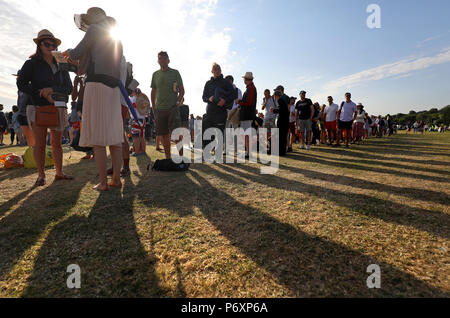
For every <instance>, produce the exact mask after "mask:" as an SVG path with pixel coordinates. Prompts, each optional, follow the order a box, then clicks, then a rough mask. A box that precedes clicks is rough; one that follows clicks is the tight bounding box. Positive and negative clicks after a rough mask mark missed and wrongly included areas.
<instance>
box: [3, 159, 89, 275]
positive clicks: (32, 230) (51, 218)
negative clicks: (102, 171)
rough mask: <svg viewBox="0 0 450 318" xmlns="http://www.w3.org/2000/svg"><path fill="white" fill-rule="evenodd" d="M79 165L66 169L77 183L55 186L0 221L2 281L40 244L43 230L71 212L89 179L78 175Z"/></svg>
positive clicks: (45, 189)
mask: <svg viewBox="0 0 450 318" xmlns="http://www.w3.org/2000/svg"><path fill="white" fill-rule="evenodd" d="M79 166H80V164H79V163H77V164H74V165H70V166H66V167H65V168H64V169H65V171H66V172H67V173H69V174H72V175H75V176H76V180H74V181H61V182H57V183H52V184H50V185H49V186H48V187H46V188H44V189H43V190H40V191H37V192H35V193H33V194H32V195H31V196H29V197H28V198H27V199H26V200H25V201H24V202H23V203H22V204H21V205H20V206H19V207H18V208H16V209H15V210H14V211H11V213H10V214H9V215H7V216H6V217H5V218H4V219H2V220H1V221H0V247H1V249H2V250H1V254H2V257H0V279H1V278H3V277H4V276H5V275H6V274H7V273H8V272H9V271H10V270H11V268H12V267H13V266H14V265H15V264H16V263H17V261H18V260H19V259H20V258H21V257H22V255H23V253H24V252H25V251H26V250H27V249H29V248H30V247H31V246H33V245H34V244H36V243H37V240H38V239H39V237H40V236H41V235H42V234H43V232H44V230H45V229H46V228H47V227H48V226H49V225H50V224H51V223H53V222H57V221H58V220H60V219H61V218H62V217H64V216H65V215H66V214H67V212H68V211H69V210H70V209H72V208H73V207H74V206H75V205H76V203H77V201H78V199H79V195H80V191H81V189H83V187H84V186H85V185H86V183H87V182H88V177H87V176H84V175H79V174H78V173H77V172H78V171H77V168H78V167H79ZM22 197H24V192H23V193H20V194H18V195H17V196H16V197H14V198H12V199H10V200H9V201H8V202H9V203H7V205H6V207H7V206H8V205H11V204H12V203H14V202H18V201H20V199H21V198H22Z"/></svg>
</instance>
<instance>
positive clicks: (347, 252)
mask: <svg viewBox="0 0 450 318" xmlns="http://www.w3.org/2000/svg"><path fill="white" fill-rule="evenodd" d="M211 170H212V169H211V168H207V167H206V166H205V165H203V166H201V167H200V166H197V167H196V170H195V171H194V170H191V172H190V174H191V175H192V177H193V178H194V179H195V180H196V181H197V182H198V183H199V185H196V184H193V185H192V187H193V188H197V189H199V191H197V190H194V191H192V192H190V197H191V200H194V201H197V200H199V197H198V193H199V192H200V191H201V194H202V198H214V200H217V201H219V202H221V203H222V204H221V207H222V209H221V210H220V211H217V209H214V207H215V205H213V206H211V205H208V203H207V202H205V201H203V202H204V203H203V204H201V205H199V208H200V210H201V212H202V213H203V215H204V216H205V217H206V218H207V219H208V221H209V222H210V223H211V224H212V225H213V226H214V227H215V228H217V229H218V230H219V231H220V232H221V233H222V235H224V236H225V237H227V239H228V240H229V241H230V242H231V243H232V244H233V245H234V246H235V247H237V248H238V249H239V250H241V251H242V252H243V253H244V254H245V255H247V256H248V257H249V258H250V259H251V260H252V261H254V262H255V263H257V264H258V265H259V266H260V267H262V268H264V269H265V270H266V271H268V272H269V273H270V274H272V275H273V276H274V277H275V278H276V279H277V280H278V282H279V283H280V284H282V285H283V286H286V287H287V288H288V289H289V290H290V291H291V292H292V294H293V295H295V296H296V297H398V296H407V297H414V296H415V297H424V296H434V297H437V296H443V295H445V293H444V292H443V291H441V290H440V289H438V288H435V287H433V286H430V285H428V284H426V283H425V282H423V281H421V280H418V279H416V278H414V277H413V276H412V275H410V274H407V273H405V272H403V271H400V270H398V269H397V268H395V267H393V266H391V265H389V264H387V263H384V262H381V261H379V260H377V259H374V258H372V257H369V256H365V255H363V254H361V253H359V252H357V251H354V250H351V249H349V248H347V247H344V246H342V245H340V244H337V243H334V242H330V241H328V240H326V239H323V238H320V237H316V236H313V235H310V234H307V233H304V232H302V231H300V230H298V229H296V228H295V227H293V226H291V225H289V224H286V223H283V222H280V221H279V220H277V219H275V218H273V217H271V216H270V215H268V214H266V213H264V212H263V211H260V210H259V209H256V208H253V207H250V206H248V205H244V204H242V203H240V202H238V201H236V200H235V199H234V198H233V197H231V196H230V195H229V194H227V193H225V192H223V191H221V190H218V189H217V188H215V187H214V186H213V185H212V184H211V181H208V179H207V177H203V176H201V175H200V174H205V175H211V174H214V171H211ZM371 264H377V265H379V266H380V267H381V269H382V275H383V276H382V277H383V280H382V282H383V283H382V288H381V289H377V290H373V289H369V288H368V287H367V278H368V276H369V274H367V267H368V266H369V265H371Z"/></svg>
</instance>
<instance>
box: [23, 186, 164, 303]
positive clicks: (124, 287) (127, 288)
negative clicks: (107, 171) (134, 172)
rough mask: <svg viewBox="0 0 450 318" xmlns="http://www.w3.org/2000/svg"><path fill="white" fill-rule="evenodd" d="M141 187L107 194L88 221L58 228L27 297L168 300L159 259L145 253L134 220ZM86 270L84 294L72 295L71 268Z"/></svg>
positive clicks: (70, 220) (69, 221)
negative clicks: (161, 283) (159, 273)
mask: <svg viewBox="0 0 450 318" xmlns="http://www.w3.org/2000/svg"><path fill="white" fill-rule="evenodd" d="M134 192H135V186H134V185H133V184H132V183H131V179H126V180H125V187H124V191H123V195H122V194H121V193H120V191H118V190H115V191H113V190H111V191H110V192H104V193H101V194H100V196H99V197H98V199H97V201H96V203H95V205H94V206H93V208H92V210H91V211H90V213H89V215H88V216H87V217H84V216H72V217H70V218H68V219H67V220H64V221H62V222H61V223H59V224H58V225H56V226H55V227H54V228H53V229H52V231H51V233H50V234H49V236H48V238H47V239H46V241H45V243H44V245H43V246H42V248H41V249H40V251H39V256H38V258H37V260H36V263H35V266H34V270H33V274H32V275H31V277H30V279H29V280H28V287H27V289H26V291H25V292H24V295H23V296H25V297H54V296H58V297H113V298H122V297H162V296H164V295H165V294H166V292H165V291H164V290H163V288H161V287H160V286H159V280H158V277H157V275H156V273H155V264H156V258H155V257H154V256H153V255H152V254H151V253H148V252H147V251H145V249H144V247H143V246H142V244H141V241H140V238H139V235H138V233H137V229H136V223H135V220H134V212H133V204H134V201H135V200H134V198H135V196H136V195H135V193H134ZM71 264H76V265H78V266H80V269H81V288H80V289H69V288H68V287H67V284H66V279H67V277H68V276H69V273H66V269H67V267H68V266H69V265H71Z"/></svg>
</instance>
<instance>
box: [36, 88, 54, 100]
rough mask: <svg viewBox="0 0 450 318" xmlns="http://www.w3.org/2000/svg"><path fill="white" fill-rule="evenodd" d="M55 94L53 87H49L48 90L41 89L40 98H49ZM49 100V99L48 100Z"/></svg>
mask: <svg viewBox="0 0 450 318" xmlns="http://www.w3.org/2000/svg"><path fill="white" fill-rule="evenodd" d="M51 94H53V88H51V87H47V88H43V89H41V91H40V92H39V96H40V97H44V98H47V97H48V96H49V95H51ZM47 99H48V98H47Z"/></svg>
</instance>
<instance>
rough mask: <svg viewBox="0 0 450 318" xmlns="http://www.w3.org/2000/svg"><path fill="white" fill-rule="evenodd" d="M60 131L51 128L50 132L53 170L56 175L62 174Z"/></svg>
mask: <svg viewBox="0 0 450 318" xmlns="http://www.w3.org/2000/svg"><path fill="white" fill-rule="evenodd" d="M61 136H62V132H61V131H55V130H52V131H51V133H50V143H51V145H52V154H53V162H54V163H55V170H56V175H57V176H60V177H61V176H63V175H64V174H63V170H62V161H63V151H62V145H61Z"/></svg>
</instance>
